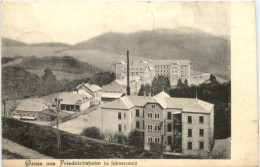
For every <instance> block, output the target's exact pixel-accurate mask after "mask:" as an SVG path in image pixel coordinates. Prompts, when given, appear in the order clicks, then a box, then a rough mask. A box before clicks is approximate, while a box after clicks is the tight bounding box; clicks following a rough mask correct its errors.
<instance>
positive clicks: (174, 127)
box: [101, 92, 214, 157]
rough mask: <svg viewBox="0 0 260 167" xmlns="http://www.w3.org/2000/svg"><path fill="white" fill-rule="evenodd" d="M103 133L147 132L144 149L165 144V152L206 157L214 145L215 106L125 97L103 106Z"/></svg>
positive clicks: (182, 100)
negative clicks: (152, 145)
mask: <svg viewBox="0 0 260 167" xmlns="http://www.w3.org/2000/svg"><path fill="white" fill-rule="evenodd" d="M101 127H102V132H104V133H108V132H109V133H121V134H124V135H128V134H129V132H131V130H134V129H137V130H140V131H142V132H144V143H145V146H144V147H145V149H147V150H149V149H150V147H151V143H158V144H161V143H162V144H163V150H164V152H173V153H180V154H181V155H190V156H200V157H207V156H209V155H210V153H211V149H212V147H213V144H214V105H213V104H210V103H207V102H205V101H202V100H199V99H194V98H172V97H169V95H167V94H166V93H165V92H161V93H159V94H158V95H156V96H154V97H150V96H124V97H122V98H120V99H118V100H115V101H113V102H110V103H107V104H105V105H103V106H101Z"/></svg>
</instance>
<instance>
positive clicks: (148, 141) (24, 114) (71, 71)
mask: <svg viewBox="0 0 260 167" xmlns="http://www.w3.org/2000/svg"><path fill="white" fill-rule="evenodd" d="M230 5H231V3H230V2H149V1H147V2H86V1H68V2H65V1H64V2H62V1H59V2H50V1H49V2H40V1H36V2H2V4H1V12H2V13H1V29H2V30H1V36H2V40H1V61H2V64H1V65H2V68H1V70H2V82H1V83H2V87H1V89H2V93H1V97H2V159H3V160H14V159H20V160H22V159H27V160H28V159H29V161H26V162H27V164H26V163H25V164H26V165H25V166H26V167H27V166H33V165H35V166H37V163H36V162H35V164H34V163H32V162H33V160H34V159H63V160H62V161H60V163H61V166H62V164H63V165H82V166H84V165H100V164H98V163H99V162H98V161H89V160H88V159H119V161H113V162H112V164H110V165H128V166H135V165H136V164H135V163H137V162H135V161H134V160H135V159H226V160H230V159H231V158H232V155H231V142H232V140H231V138H232V135H231V128H232V125H231V119H233V117H231V109H232V107H233V105H231V81H233V80H231V79H233V78H231V44H232V43H231V10H230ZM14 11H15V12H14ZM232 112H233V110H232ZM232 116H233V115H232ZM64 159H81V160H80V161H78V160H77V161H73V160H72V161H69V162H66V161H67V160H64ZM120 159H128V160H129V159H132V160H130V161H127V162H121V161H120ZM66 163H67V164H66ZM23 165H24V162H23ZM38 165H39V164H38ZM42 165H43V164H42ZM56 165H57V164H56ZM101 165H104V164H101ZM43 166H44V165H43Z"/></svg>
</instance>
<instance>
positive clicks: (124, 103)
mask: <svg viewBox="0 0 260 167" xmlns="http://www.w3.org/2000/svg"><path fill="white" fill-rule="evenodd" d="M133 107H134V104H133V103H132V101H130V100H129V99H128V97H127V96H124V97H121V98H120V99H118V100H115V101H112V102H109V103H106V104H104V105H102V106H101V108H112V109H126V110H129V109H131V108H133Z"/></svg>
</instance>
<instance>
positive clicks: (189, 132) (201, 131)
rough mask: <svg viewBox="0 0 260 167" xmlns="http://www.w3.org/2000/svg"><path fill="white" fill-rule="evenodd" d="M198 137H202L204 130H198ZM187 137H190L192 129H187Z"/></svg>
mask: <svg viewBox="0 0 260 167" xmlns="http://www.w3.org/2000/svg"><path fill="white" fill-rule="evenodd" d="M199 135H200V137H203V136H204V129H200V133H199ZM188 137H192V129H188Z"/></svg>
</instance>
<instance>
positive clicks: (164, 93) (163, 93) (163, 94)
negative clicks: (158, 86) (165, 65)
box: [154, 91, 170, 98]
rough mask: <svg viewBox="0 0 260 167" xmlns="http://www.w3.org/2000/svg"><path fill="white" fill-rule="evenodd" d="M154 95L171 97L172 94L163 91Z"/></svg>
mask: <svg viewBox="0 0 260 167" xmlns="http://www.w3.org/2000/svg"><path fill="white" fill-rule="evenodd" d="M154 97H158V98H164V97H170V95H168V94H167V93H166V92H164V91H162V92H160V93H158V94H157V95H155V96H154Z"/></svg>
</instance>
